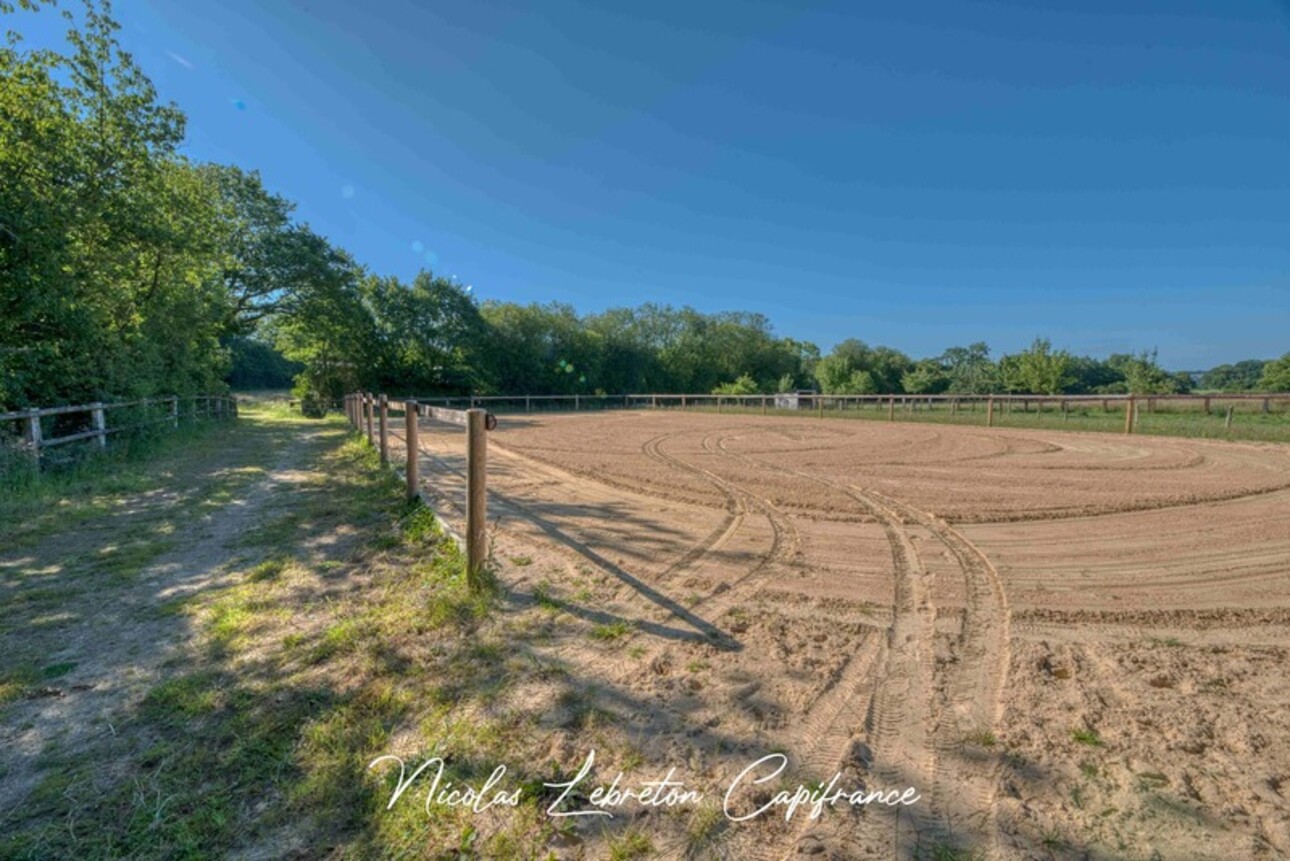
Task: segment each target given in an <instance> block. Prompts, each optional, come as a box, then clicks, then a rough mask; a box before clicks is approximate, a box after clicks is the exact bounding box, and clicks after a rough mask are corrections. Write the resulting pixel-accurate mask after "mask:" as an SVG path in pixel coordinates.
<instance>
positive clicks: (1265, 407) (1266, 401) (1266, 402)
mask: <svg viewBox="0 0 1290 861" xmlns="http://www.w3.org/2000/svg"><path fill="white" fill-rule="evenodd" d="M1270 400H1271V399H1270V398H1264V399H1263V414H1264V415H1267V414H1268V407H1269V401H1270Z"/></svg>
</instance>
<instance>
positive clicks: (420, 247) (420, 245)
mask: <svg viewBox="0 0 1290 861" xmlns="http://www.w3.org/2000/svg"><path fill="white" fill-rule="evenodd" d="M412 250H413V251H414V252H415V253H417V254H420V253H421V252H422V251H425V250H426V244H425V243H424V242H422V241H421V240H420V239H414V240H412Z"/></svg>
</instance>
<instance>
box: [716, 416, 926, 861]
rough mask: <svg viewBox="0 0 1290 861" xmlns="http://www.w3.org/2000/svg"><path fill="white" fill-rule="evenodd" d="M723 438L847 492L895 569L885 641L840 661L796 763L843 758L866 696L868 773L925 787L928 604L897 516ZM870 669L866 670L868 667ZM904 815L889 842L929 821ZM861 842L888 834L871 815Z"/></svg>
mask: <svg viewBox="0 0 1290 861" xmlns="http://www.w3.org/2000/svg"><path fill="white" fill-rule="evenodd" d="M731 438H732V437H731V436H727V437H723V438H722V439H721V440H720V441H719V442H718V447H719V448H720V449H721V451H723V452H724V453H725V454H726V455H727V456H729V457H731V458H732V459H736V460H741V461H743V462H745V463H747V464H749V465H751V466H754V467H757V468H758V469H763V470H765V469H769V470H776V471H780V472H785V473H788V474H791V475H795V476H797V477H799V478H803V479H805V480H807V481H811V482H813V483H816V484H820V485H822V486H825V487H828V488H830V489H832V490H835V491H837V492H839V493H842V494H843V495H845V496H847V497H849V498H850V499H852V500H854V501H855V502H857V503H859V504H860V506H861V507H862V508H863V509H864V510H865V511H866V512H867V513H869V514H870V515H872V516H873V517H874V519H875V520H877V521H878V523H879V524H880V525H881V527H882V529H883V532H884V534H885V535H886V538H887V542H888V545H889V546H890V548H891V553H892V565H893V569H894V573H895V584H894V585H895V596H894V597H895V601H894V605H895V606H894V610H895V612H894V616H893V619H892V623H891V626H890V628H889V629H888V631H887V642H886V643H885V644H884V646H883V647H882V649H881V654H879V655H877V656H876V657H875V658H874V659H873V660H866V659H864V658H861V657H858V656H857V657H852V659H851V660H849V661H848V662H847V664H846V665H845V666H844V667H843V669H842V672H841V674H840V675H839V676H838V678H837V680H836V682H835V683H834V684H833V686H832V687H831V688H830V689H829V690H828V691H826V692H825V693H824V694H823V695H822V696H821V697H820V698H818V699H817V700H816V702H815V704H814V705H813V706H812V708H811V710H810V714H809V716H808V718H807V720H805V721H804V722H803V723H802V724H801V727H800V729H799V731H798V733H797V735H796V738H795V739H794V744H793V746H794V747H795V748H797V749H799V750H805V751H807V753H806V754H805V755H804V757H803V762H804V763H808V764H810V765H811V766H812V767H814V768H822V769H824V770H828V769H836V768H837V767H838V766H839V765H840V764H842V762H843V760H844V759H845V757H846V755H847V753H848V749H849V746H850V741H851V738H852V735H853V733H854V730H855V726H854V717H855V715H857V714H859V713H860V712H861V708H862V703H863V700H864V699H865V695H866V693H868V689H869V686H870V685H871V684H872V685H873V689H872V695H870V696H869V697H868V703H867V709H866V710H865V719H864V726H865V729H866V730H867V735H868V739H867V741H868V744H869V748H870V751H871V753H872V755H873V761H872V763H871V766H870V770H871V773H872V774H874V775H875V776H876V777H877V778H878V779H877V780H876V781H875V785H876V786H885V787H898V786H902V787H903V786H913V787H915V788H917V789H919V790H920V791H922V790H923V789H924V788H925V787H928V786H932V785H933V782H934V776H935V774H936V748H935V746H934V744H933V739H932V722H931V715H932V711H933V704H934V696H933V694H934V685H933V679H934V675H935V655H934V651H933V639H934V636H935V618H936V611H935V607H933V606H932V602H931V594H930V576H929V575H928V573H927V571H926V569H925V568H924V567H923V565H922V562H921V560H920V559H919V557H918V551H917V550H916V549H915V548H914V544H913V541H912V540H911V538H910V535H909V533H908V532H907V531H906V530H905V528H904V525H903V523H902V521H901V518H900V517H899V516H897V515H896V514H895V513H894V512H892V511H891V510H890V509H889V508H888V507H887V506H885V505H883V504H882V503H881V502H880V501H878V500H876V499H873V498H871V497H869V496H867V495H866V494H864V493H863V492H862V491H859V490H858V489H857V488H854V487H851V486H847V485H843V484H840V483H838V482H834V481H830V480H829V479H826V478H821V477H820V476H816V475H811V474H810V473H806V472H802V471H801V470H795V469H791V468H789V467H785V466H780V465H778V464H773V463H768V462H765V461H761V460H758V459H756V458H751V457H747V456H745V455H741V454H738V453H736V452H732V451H730V450H729V449H728V448H726V446H725V443H726V441H727V440H729V439H731ZM875 664H876V665H877V667H878V672H877V675H876V681H875V676H874V675H873V672H872V671H873V668H874V665H875ZM909 810H910V813H911V814H912V815H910V816H909V817H907V819H906V821H905V822H904V823H903V827H901V829H900V831H899V833H898V834H897V836H896V838H895V839H896V841H897V843H899V844H901V845H913V842H914V840H915V839H917V834H918V832H920V831H922V830H923V828H924V827H926V826H927V825H928V824H929V821H928V817H927V815H926V814H925V813H920V812H918V808H916V807H914V808H909ZM809 823H810V820H806V821H805V822H799V823H797V828H796V832H797V833H800V832H801V831H802V830H804V829H805V828H806V827H808V825H809ZM866 824H867V825H868V827H867V828H866V831H868V832H869V833H868V834H867V835H866V837H867V840H866V842H869V843H875V842H876V843H883V842H885V841H886V840H887V835H888V834H889V833H890V832H888V831H887V829H886V828H885V827H882V828H881V833H876V832H877V831H878V830H879V826H878V824H877V823H873V822H872V817H866ZM739 849H740V856H741V857H751V858H759V859H770V858H779V857H785V856H786V855H792V854H794V852H795V850H788V852H779V851H776V850H775V849H773V848H771V847H769V846H767V845H765V844H764V843H763V844H753V845H743V846H740V847H739Z"/></svg>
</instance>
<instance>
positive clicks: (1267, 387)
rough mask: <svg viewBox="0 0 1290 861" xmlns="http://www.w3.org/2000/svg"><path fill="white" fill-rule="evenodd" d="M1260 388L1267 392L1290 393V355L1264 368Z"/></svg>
mask: <svg viewBox="0 0 1290 861" xmlns="http://www.w3.org/2000/svg"><path fill="white" fill-rule="evenodd" d="M1259 388H1260V389H1262V390H1263V391H1265V392H1290V353H1286V354H1285V355H1284V356H1282V357H1281V358H1279V359H1273V360H1272V361H1270V362H1268V363H1267V364H1265V365H1264V366H1263V375H1262V376H1261V377H1260V378H1259Z"/></svg>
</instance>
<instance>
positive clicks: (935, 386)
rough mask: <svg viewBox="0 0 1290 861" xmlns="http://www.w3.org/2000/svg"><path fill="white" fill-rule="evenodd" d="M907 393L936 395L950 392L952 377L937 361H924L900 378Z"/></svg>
mask: <svg viewBox="0 0 1290 861" xmlns="http://www.w3.org/2000/svg"><path fill="white" fill-rule="evenodd" d="M900 382H901V386H902V387H903V388H904V390H905V391H907V392H909V393H910V394H915V395H934V394H939V393H941V392H944V391H948V390H949V387H950V377H949V373H948V371H947V369H946V368H945V366H944V365H942V364H941V363H940V362H938V361H937V360H935V359H923V360H922V361H921V362H919V363H918V364H917V365H915V366H914V369H913V370H912V371H906V372H905V373H904V374H903V375H901V378H900Z"/></svg>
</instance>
